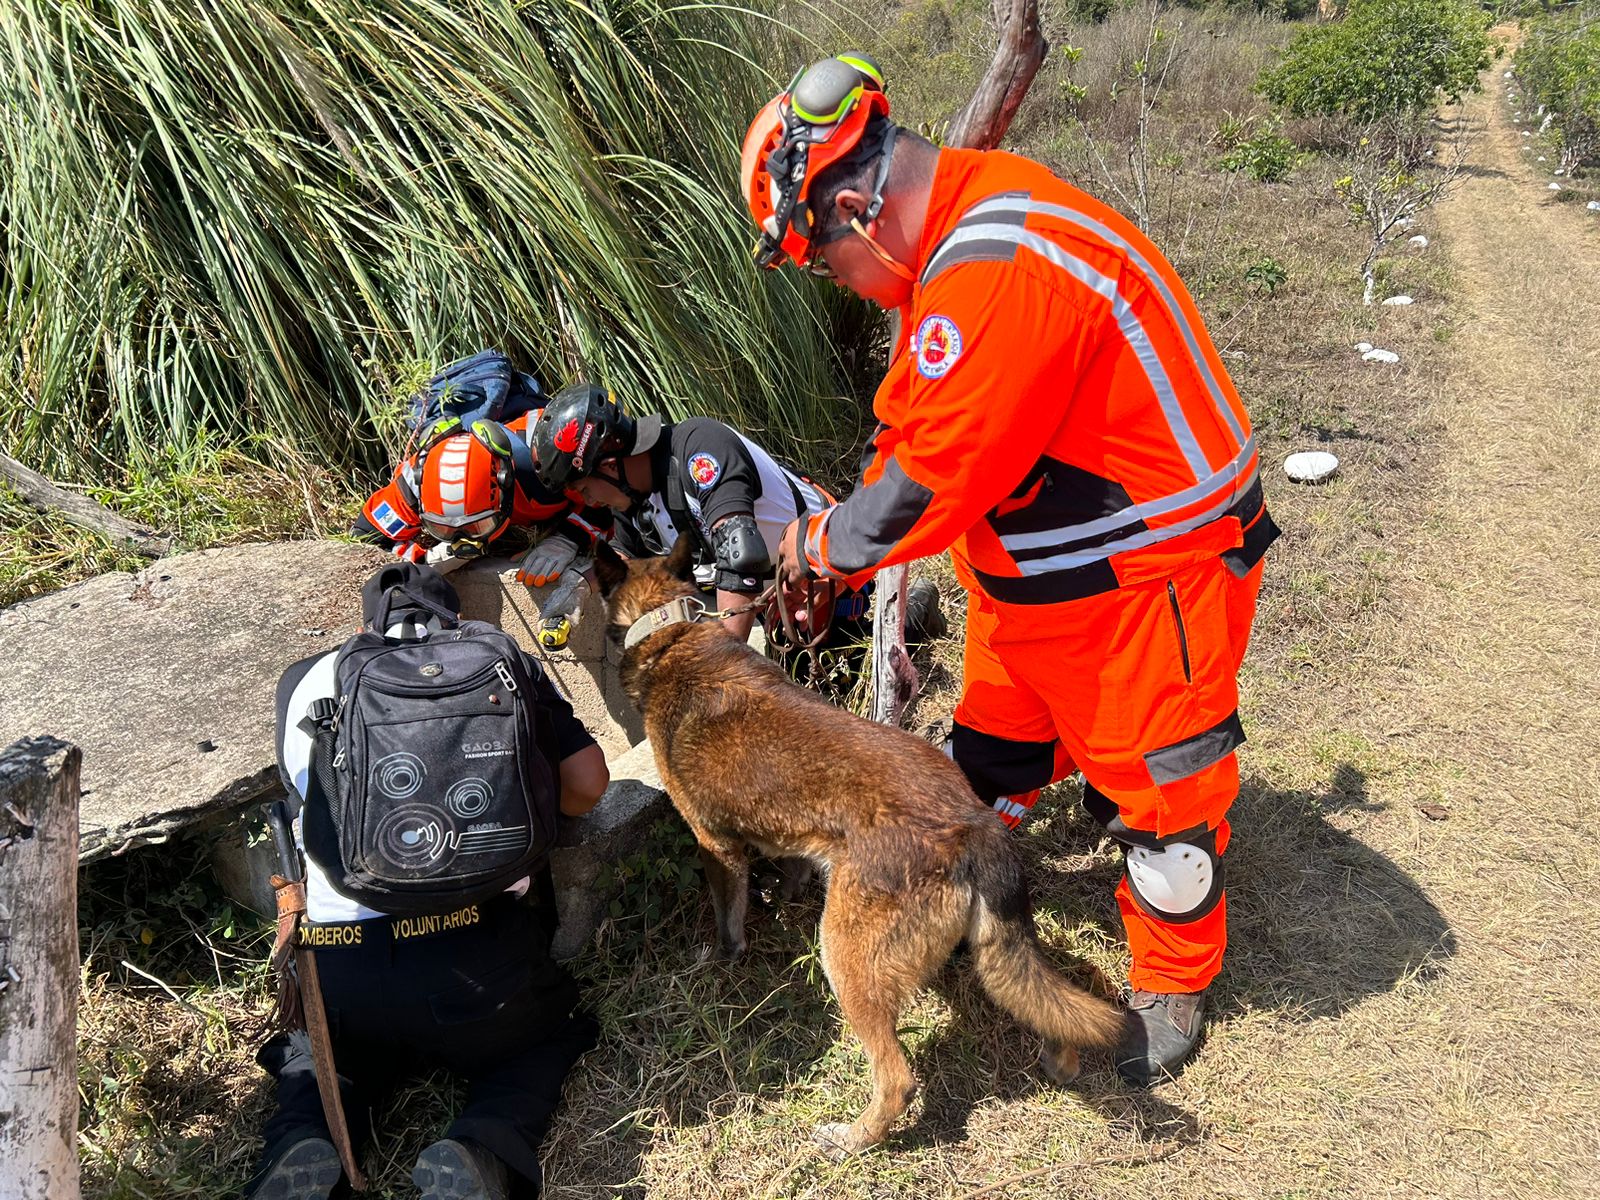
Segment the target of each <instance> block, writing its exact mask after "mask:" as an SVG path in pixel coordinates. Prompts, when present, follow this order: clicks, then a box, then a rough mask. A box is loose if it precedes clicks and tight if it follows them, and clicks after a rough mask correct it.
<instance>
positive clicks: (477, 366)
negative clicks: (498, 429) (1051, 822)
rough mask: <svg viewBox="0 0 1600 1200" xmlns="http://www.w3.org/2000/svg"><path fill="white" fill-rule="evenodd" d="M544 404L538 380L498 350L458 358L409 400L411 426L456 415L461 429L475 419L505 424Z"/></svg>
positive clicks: (468, 427)
mask: <svg viewBox="0 0 1600 1200" xmlns="http://www.w3.org/2000/svg"><path fill="white" fill-rule="evenodd" d="M543 406H544V391H543V389H542V388H540V387H539V381H538V380H537V379H535V378H534V377H533V376H532V375H528V374H525V373H524V372H522V371H519V370H517V369H516V368H515V367H514V366H512V365H511V360H510V359H509V358H507V357H506V356H505V355H504V354H502V353H500V351H498V350H480V351H479V352H478V353H477V354H474V355H472V356H470V357H468V358H458V359H456V361H455V362H453V363H450V364H449V365H448V366H445V367H443V368H442V369H441V370H440V371H439V373H438V374H437V375H435V376H434V377H433V378H432V379H430V380H429V381H428V389H427V391H425V392H418V393H417V394H416V396H414V397H413V398H412V401H411V415H412V418H413V426H414V428H418V429H421V428H423V427H425V426H427V425H428V424H430V423H432V422H433V421H436V420H438V419H439V418H440V417H451V416H453V417H459V418H460V419H461V427H462V428H463V429H471V428H472V423H473V422H474V421H481V420H488V421H498V422H500V423H501V424H504V423H505V422H507V421H510V420H512V419H514V418H516V417H520V416H522V414H523V413H528V412H532V411H533V410H534V409H536V408H542V407H543Z"/></svg>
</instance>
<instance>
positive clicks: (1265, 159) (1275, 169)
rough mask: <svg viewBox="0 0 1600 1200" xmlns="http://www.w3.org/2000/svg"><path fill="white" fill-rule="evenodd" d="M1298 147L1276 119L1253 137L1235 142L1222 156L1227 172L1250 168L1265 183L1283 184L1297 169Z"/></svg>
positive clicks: (1251, 173) (1252, 174)
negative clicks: (1290, 173) (1287, 136)
mask: <svg viewBox="0 0 1600 1200" xmlns="http://www.w3.org/2000/svg"><path fill="white" fill-rule="evenodd" d="M1295 153H1296V152H1295V146H1294V143H1293V142H1291V141H1290V140H1289V139H1288V138H1286V137H1284V136H1283V133H1282V131H1281V128H1280V126H1279V125H1278V124H1277V123H1276V122H1269V123H1268V124H1267V125H1265V126H1264V127H1263V128H1262V129H1261V130H1260V131H1259V132H1258V133H1256V134H1254V135H1253V136H1251V137H1247V138H1242V139H1240V140H1238V141H1236V142H1234V144H1233V147H1232V148H1231V149H1230V150H1229V151H1228V152H1227V153H1226V154H1224V155H1223V156H1222V162H1221V166H1222V169H1223V170H1224V171H1247V172H1249V174H1250V176H1251V177H1252V178H1254V179H1259V180H1260V181H1261V182H1262V183H1280V182H1282V181H1283V180H1284V179H1287V178H1288V176H1289V172H1290V171H1291V170H1293V169H1294V160H1295Z"/></svg>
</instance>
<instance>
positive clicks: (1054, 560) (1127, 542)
mask: <svg viewBox="0 0 1600 1200" xmlns="http://www.w3.org/2000/svg"><path fill="white" fill-rule="evenodd" d="M1257 474H1259V472H1257V471H1252V472H1250V475H1249V477H1248V479H1247V480H1246V483H1245V486H1246V487H1248V486H1249V485H1250V484H1251V483H1253V482H1254V481H1255V478H1256V476H1257ZM1242 490H1244V489H1243V488H1240V489H1231V488H1230V489H1229V490H1228V492H1227V493H1226V494H1225V495H1224V496H1223V497H1222V498H1221V499H1220V500H1218V501H1217V502H1216V503H1215V504H1213V505H1211V506H1210V507H1208V508H1206V509H1204V510H1203V511H1201V512H1198V513H1196V514H1195V515H1194V516H1192V517H1185V518H1184V519H1183V520H1181V521H1176V522H1174V523H1173V524H1171V525H1162V526H1160V527H1159V528H1156V529H1142V530H1140V531H1139V532H1138V533H1134V534H1130V535H1129V536H1127V537H1125V538H1121V539H1119V540H1117V541H1115V542H1105V543H1103V544H1102V545H1099V546H1090V547H1088V548H1087V549H1084V550H1072V551H1067V552H1064V553H1061V554H1052V555H1051V556H1050V557H1049V558H1030V559H1027V560H1026V561H1023V562H1019V563H1018V564H1017V567H1018V569H1019V570H1020V571H1021V572H1022V574H1023V575H1024V576H1029V575H1045V574H1048V573H1049V572H1051V571H1066V570H1070V569H1071V568H1073V567H1083V566H1087V565H1088V564H1089V563H1092V562H1099V561H1100V560H1101V559H1104V558H1110V557H1111V556H1112V555H1113V554H1121V553H1122V552H1123V551H1125V550H1140V549H1143V548H1144V547H1145V546H1154V545H1155V544H1156V543H1157V542H1164V541H1166V540H1167V539H1168V538H1174V537H1177V536H1178V535H1179V534H1180V533H1188V532H1189V531H1190V530H1193V529H1199V528H1200V526H1202V525H1205V524H1208V523H1210V522H1212V521H1215V520H1216V519H1217V518H1218V517H1220V516H1222V514H1223V513H1225V512H1227V511H1228V509H1229V508H1230V507H1231V506H1232V504H1233V502H1234V500H1235V499H1236V498H1237V492H1238V491H1242Z"/></svg>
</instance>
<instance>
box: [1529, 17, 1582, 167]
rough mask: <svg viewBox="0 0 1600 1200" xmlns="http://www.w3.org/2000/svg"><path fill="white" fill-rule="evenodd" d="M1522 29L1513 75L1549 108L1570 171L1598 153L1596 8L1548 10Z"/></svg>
mask: <svg viewBox="0 0 1600 1200" xmlns="http://www.w3.org/2000/svg"><path fill="white" fill-rule="evenodd" d="M1526 29H1527V36H1526V37H1525V39H1524V40H1523V43H1522V45H1521V47H1520V48H1519V49H1518V50H1517V56H1516V60H1515V61H1516V72H1517V80H1518V82H1519V83H1521V85H1522V87H1523V90H1524V92H1525V93H1526V95H1527V96H1528V97H1529V98H1530V99H1532V100H1535V101H1537V102H1538V103H1539V104H1542V105H1543V106H1544V108H1545V110H1546V111H1547V112H1548V113H1550V114H1552V118H1553V119H1552V121H1551V124H1552V125H1553V126H1554V128H1555V131H1556V135H1557V138H1558V142H1559V145H1560V147H1561V166H1562V168H1563V169H1564V170H1567V171H1569V172H1570V171H1573V170H1575V169H1577V168H1579V167H1581V166H1582V164H1583V163H1584V162H1585V161H1586V160H1593V159H1595V158H1596V157H1600V10H1591V11H1590V12H1588V13H1582V12H1576V11H1572V12H1564V13H1552V14H1549V15H1546V16H1542V17H1538V18H1535V19H1534V20H1531V21H1529V22H1528V23H1527V26H1526Z"/></svg>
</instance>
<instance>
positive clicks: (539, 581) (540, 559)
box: [517, 533, 582, 603]
mask: <svg viewBox="0 0 1600 1200" xmlns="http://www.w3.org/2000/svg"><path fill="white" fill-rule="evenodd" d="M577 557H578V544H577V543H576V542H574V541H573V540H572V539H571V538H569V537H567V536H566V535H565V534H560V533H552V534H549V535H548V536H546V537H545V538H544V540H543V541H541V542H540V543H539V544H538V545H537V546H535V547H534V548H533V549H532V550H529V551H528V552H527V554H525V555H523V556H522V562H521V564H520V565H519V566H518V567H517V582H518V583H525V584H527V585H528V586H529V587H543V586H544V585H545V584H547V583H555V582H556V580H557V579H558V578H560V577H561V573H562V572H563V571H565V570H566V569H567V568H568V567H570V566H571V565H572V560H573V559H575V558H577ZM579 603H582V601H581V600H580V601H579Z"/></svg>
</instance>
